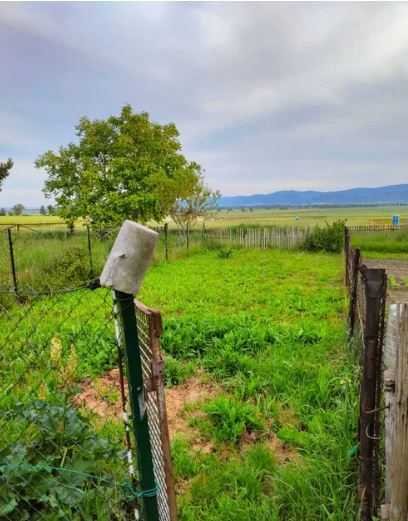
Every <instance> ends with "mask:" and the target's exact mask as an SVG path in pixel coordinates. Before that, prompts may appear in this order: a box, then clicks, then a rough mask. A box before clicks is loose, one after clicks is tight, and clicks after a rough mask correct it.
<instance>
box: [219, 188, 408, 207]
mask: <svg viewBox="0 0 408 521" xmlns="http://www.w3.org/2000/svg"><path fill="white" fill-rule="evenodd" d="M370 204H408V184H403V185H390V186H380V187H377V188H350V189H349V190H339V191H335V192H317V191H313V190H307V191H304V192H302V191H297V190H284V191H280V192H273V193H271V194H256V195H236V196H229V197H228V196H225V197H221V198H220V201H219V206H220V207H221V208H236V207H257V206H258V207H268V206H320V205H322V206H325V205H329V206H336V205H339V206H347V205H370Z"/></svg>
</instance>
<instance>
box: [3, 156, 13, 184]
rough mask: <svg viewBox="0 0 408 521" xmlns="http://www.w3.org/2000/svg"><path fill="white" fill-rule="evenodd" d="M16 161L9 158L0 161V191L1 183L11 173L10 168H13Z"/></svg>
mask: <svg viewBox="0 0 408 521" xmlns="http://www.w3.org/2000/svg"><path fill="white" fill-rule="evenodd" d="M13 166H14V163H13V161H12V160H11V159H7V161H3V162H1V161H0V192H1V185H2V183H3V181H4V180H5V179H6V177H7V176H8V175H9V174H10V170H11V169H12V168H13Z"/></svg>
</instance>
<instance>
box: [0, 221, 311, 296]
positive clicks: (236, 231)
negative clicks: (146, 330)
mask: <svg viewBox="0 0 408 521" xmlns="http://www.w3.org/2000/svg"><path fill="white" fill-rule="evenodd" d="M153 229H155V231H157V232H158V233H159V240H158V244H157V247H156V252H155V259H156V261H168V260H173V259H177V258H178V257H180V256H183V255H185V254H186V253H188V252H189V251H192V250H195V251H196V250H197V249H208V248H212V247H240V248H282V249H296V248H300V247H301V246H302V244H303V243H304V241H305V239H306V237H307V235H308V233H309V230H308V229H307V228H296V227H277V226H270V227H262V228H261V227H245V226H238V227H231V228H219V229H207V228H206V227H205V226H201V227H196V228H192V227H188V226H187V227H186V228H183V229H181V228H170V227H168V226H167V225H164V226H157V227H154V228H153ZM116 233H117V228H115V227H113V228H105V229H96V228H92V227H89V226H86V225H83V226H76V227H75V228H73V229H69V228H68V227H67V226H66V225H63V224H60V225H55V224H52V225H50V224H46V223H45V224H44V225H43V226H38V225H22V224H19V225H9V226H2V227H1V228H0V290H2V291H4V290H5V289H8V290H10V291H12V292H14V293H18V292H20V293H21V294H24V293H26V292H27V291H28V292H30V291H49V292H51V291H54V292H55V291H56V290H60V289H64V288H66V287H74V286H78V285H79V284H81V283H82V282H83V281H84V280H88V279H90V278H93V277H94V276H95V274H98V273H100V271H101V269H102V267H103V263H104V260H105V258H106V255H107V253H108V252H109V251H110V248H111V246H112V243H113V240H114V237H115V236H116Z"/></svg>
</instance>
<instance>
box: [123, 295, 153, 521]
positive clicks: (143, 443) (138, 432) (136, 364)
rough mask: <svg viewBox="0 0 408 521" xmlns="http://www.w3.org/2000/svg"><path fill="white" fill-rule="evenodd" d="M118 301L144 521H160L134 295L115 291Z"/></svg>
mask: <svg viewBox="0 0 408 521" xmlns="http://www.w3.org/2000/svg"><path fill="white" fill-rule="evenodd" d="M115 299H116V302H117V306H118V311H119V315H120V319H121V324H122V327H123V338H124V343H125V349H126V361H127V374H128V387H129V399H130V406H131V411H132V425H133V432H134V436H135V439H136V448H137V463H138V467H139V474H140V485H141V488H142V491H141V493H140V495H141V497H142V500H143V514H144V515H143V517H142V519H143V520H144V521H159V513H158V505H157V490H156V484H155V478H154V471H153V457H152V447H151V443H150V435H149V425H148V419H147V411H146V405H145V397H144V386H143V374H142V361H141V354H140V348H139V338H138V332H137V323H136V314H135V306H134V301H133V295H130V294H128V293H122V292H121V291H117V290H115Z"/></svg>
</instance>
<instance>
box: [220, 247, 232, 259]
mask: <svg viewBox="0 0 408 521" xmlns="http://www.w3.org/2000/svg"><path fill="white" fill-rule="evenodd" d="M231 255H232V248H220V249H219V250H218V252H217V257H218V258H219V259H229V258H230V257H231Z"/></svg>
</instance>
